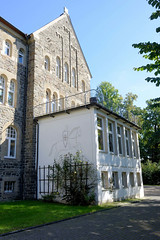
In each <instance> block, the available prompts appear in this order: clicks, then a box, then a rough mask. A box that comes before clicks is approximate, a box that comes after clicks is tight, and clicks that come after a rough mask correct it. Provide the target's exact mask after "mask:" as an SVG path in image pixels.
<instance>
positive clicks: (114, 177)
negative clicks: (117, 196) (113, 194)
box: [112, 171, 119, 189]
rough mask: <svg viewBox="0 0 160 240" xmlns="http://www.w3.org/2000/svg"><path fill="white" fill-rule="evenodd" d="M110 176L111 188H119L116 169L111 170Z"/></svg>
mask: <svg viewBox="0 0 160 240" xmlns="http://www.w3.org/2000/svg"><path fill="white" fill-rule="evenodd" d="M112 178H113V188H114V189H119V178H118V171H113V172H112Z"/></svg>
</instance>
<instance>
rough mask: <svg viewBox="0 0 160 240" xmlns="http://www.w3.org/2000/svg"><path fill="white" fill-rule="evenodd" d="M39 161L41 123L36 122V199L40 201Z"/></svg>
mask: <svg viewBox="0 0 160 240" xmlns="http://www.w3.org/2000/svg"><path fill="white" fill-rule="evenodd" d="M38 159H39V123H38V121H36V157H35V162H36V175H37V176H36V199H38V178H39V175H38Z"/></svg>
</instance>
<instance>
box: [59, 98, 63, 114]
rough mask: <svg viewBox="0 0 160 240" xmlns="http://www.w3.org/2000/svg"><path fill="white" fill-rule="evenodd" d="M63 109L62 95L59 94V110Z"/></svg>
mask: <svg viewBox="0 0 160 240" xmlns="http://www.w3.org/2000/svg"><path fill="white" fill-rule="evenodd" d="M61 110H64V97H63V96H62V95H61V96H60V99H59V111H61Z"/></svg>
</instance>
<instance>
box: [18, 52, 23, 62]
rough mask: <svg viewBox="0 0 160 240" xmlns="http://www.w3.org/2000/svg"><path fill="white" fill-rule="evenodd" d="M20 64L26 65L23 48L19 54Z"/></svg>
mask: <svg viewBox="0 0 160 240" xmlns="http://www.w3.org/2000/svg"><path fill="white" fill-rule="evenodd" d="M18 63H20V64H23V63H24V50H23V49H22V48H20V49H19V52H18Z"/></svg>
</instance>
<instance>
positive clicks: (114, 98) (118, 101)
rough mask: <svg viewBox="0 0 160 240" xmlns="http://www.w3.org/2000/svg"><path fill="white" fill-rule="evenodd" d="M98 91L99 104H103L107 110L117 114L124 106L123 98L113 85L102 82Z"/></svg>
mask: <svg viewBox="0 0 160 240" xmlns="http://www.w3.org/2000/svg"><path fill="white" fill-rule="evenodd" d="M96 91H97V95H96V97H97V99H98V102H99V103H101V104H103V105H104V106H105V107H106V108H108V109H111V110H112V111H113V112H117V109H118V108H119V107H121V106H122V100H123V98H122V96H121V95H120V94H119V93H118V90H117V89H115V88H114V87H113V86H112V84H111V83H109V82H101V84H100V85H99V86H98V87H97V89H96Z"/></svg>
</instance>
